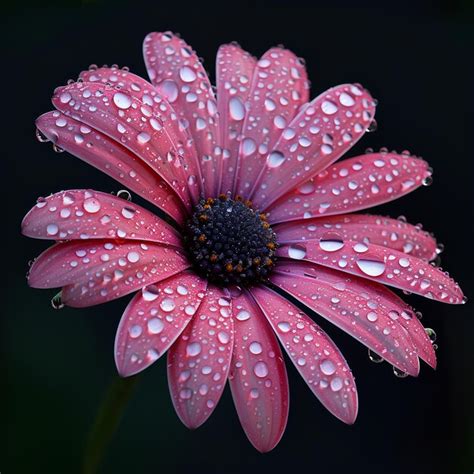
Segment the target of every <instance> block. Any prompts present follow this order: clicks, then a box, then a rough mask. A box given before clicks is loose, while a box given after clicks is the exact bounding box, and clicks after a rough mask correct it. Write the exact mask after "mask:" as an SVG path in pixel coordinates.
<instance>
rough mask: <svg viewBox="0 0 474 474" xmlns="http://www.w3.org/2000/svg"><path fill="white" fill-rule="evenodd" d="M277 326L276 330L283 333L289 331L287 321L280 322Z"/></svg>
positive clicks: (289, 327)
mask: <svg viewBox="0 0 474 474" xmlns="http://www.w3.org/2000/svg"><path fill="white" fill-rule="evenodd" d="M277 326H278V329H279V330H280V331H281V332H283V333H287V332H289V330H290V329H291V326H290V323H288V322H287V321H280V322H279V323H278V324H277Z"/></svg>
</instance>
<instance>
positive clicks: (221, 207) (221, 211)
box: [184, 195, 277, 286]
mask: <svg viewBox="0 0 474 474" xmlns="http://www.w3.org/2000/svg"><path fill="white" fill-rule="evenodd" d="M184 240H185V244H186V248H187V249H188V252H189V254H190V257H191V260H192V262H193V264H194V266H195V268H196V271H197V272H198V273H200V274H201V275H203V276H205V277H206V278H208V279H209V280H211V281H212V282H214V283H217V284H219V285H223V286H225V285H229V284H237V285H248V284H251V283H255V282H258V281H262V280H265V279H267V278H268V275H269V274H270V272H271V271H272V268H273V266H274V265H275V261H276V257H275V250H276V248H277V241H276V235H275V233H274V232H273V230H272V228H271V227H270V224H269V223H268V222H267V219H266V215H265V214H262V213H259V212H258V211H257V210H255V209H253V208H252V204H251V202H250V201H243V200H242V199H241V198H240V197H239V196H237V197H236V198H235V200H234V199H229V198H228V197H226V196H225V195H220V196H219V197H218V198H216V199H213V198H208V199H201V200H200V201H199V204H197V206H196V207H195V209H194V214H193V216H192V218H191V219H189V221H188V223H187V227H186V233H185V237H184Z"/></svg>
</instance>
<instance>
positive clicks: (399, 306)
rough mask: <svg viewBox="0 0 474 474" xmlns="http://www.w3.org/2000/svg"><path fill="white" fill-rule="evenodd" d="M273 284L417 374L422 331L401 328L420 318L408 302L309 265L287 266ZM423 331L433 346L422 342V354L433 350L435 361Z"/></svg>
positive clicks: (358, 280)
mask: <svg viewBox="0 0 474 474" xmlns="http://www.w3.org/2000/svg"><path fill="white" fill-rule="evenodd" d="M271 281H272V283H274V284H275V285H277V286H278V287H280V288H281V289H283V290H285V291H286V292H287V293H289V294H290V295H292V296H294V297H295V298H296V299H297V300H299V301H301V302H302V303H303V304H305V305H306V306H308V307H309V308H311V309H312V310H313V311H315V312H317V313H318V314H320V315H321V316H322V317H323V318H326V319H327V320H328V321H330V322H331V323H333V324H334V325H336V326H337V327H338V328H340V329H342V330H343V331H345V332H347V333H348V334H350V335H351V336H353V337H354V338H355V339H357V340H358V341H360V342H361V343H362V344H364V345H365V346H367V347H368V348H369V349H371V350H372V351H374V352H376V353H377V354H379V355H380V356H381V357H383V358H384V359H385V360H386V361H387V362H389V363H390V364H392V365H393V366H395V367H397V368H398V369H400V370H401V371H403V372H406V373H407V374H410V375H413V376H416V375H418V373H419V368H420V366H419V361H418V350H417V349H418V347H417V345H416V344H415V342H414V341H413V340H412V338H411V336H410V332H411V331H409V329H411V328H412V327H413V332H414V333H416V332H418V329H417V328H415V327H414V325H410V328H409V329H408V328H405V326H403V325H402V324H400V323H401V320H402V319H403V320H404V319H405V318H410V319H413V318H414V319H416V317H415V316H414V314H413V312H412V311H411V310H410V309H409V307H408V305H406V304H405V303H403V301H401V300H398V301H397V300H395V298H391V297H388V296H387V292H388V290H385V289H384V287H383V286H382V285H378V284H377V283H372V282H368V281H366V280H363V279H362V278H357V277H354V276H348V275H344V274H342V273H341V272H338V271H336V270H331V269H327V268H324V267H320V266H314V265H312V264H308V263H305V262H301V263H286V264H285V263H283V262H282V263H281V264H280V265H279V267H278V270H277V271H276V272H275V274H274V275H273V276H272V277H271ZM394 296H395V295H394ZM423 333H424V336H425V342H427V344H428V345H429V347H428V346H427V345H426V344H425V342H422V344H421V346H420V349H421V350H420V353H423V354H425V353H427V351H429V350H430V351H431V353H430V355H429V356H428V360H430V361H431V360H432V357H434V351H433V348H432V347H431V343H430V340H429V338H428V337H427V336H426V333H425V331H423ZM417 341H418V339H417Z"/></svg>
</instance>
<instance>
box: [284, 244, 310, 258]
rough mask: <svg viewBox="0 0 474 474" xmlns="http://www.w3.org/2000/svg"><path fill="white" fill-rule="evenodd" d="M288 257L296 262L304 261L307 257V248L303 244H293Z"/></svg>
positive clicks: (289, 248)
mask: <svg viewBox="0 0 474 474" xmlns="http://www.w3.org/2000/svg"><path fill="white" fill-rule="evenodd" d="M288 256H289V257H290V258H293V259H295V260H302V259H303V258H305V257H306V247H305V246H304V245H301V244H293V245H290V246H289V247H288Z"/></svg>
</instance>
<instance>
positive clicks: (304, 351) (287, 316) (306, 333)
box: [251, 287, 358, 424]
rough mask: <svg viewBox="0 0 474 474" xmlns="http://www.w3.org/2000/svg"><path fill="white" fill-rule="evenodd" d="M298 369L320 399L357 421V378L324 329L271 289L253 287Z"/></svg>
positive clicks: (342, 417) (338, 413) (340, 414)
mask: <svg viewBox="0 0 474 474" xmlns="http://www.w3.org/2000/svg"><path fill="white" fill-rule="evenodd" d="M251 293H252V295H253V296H254V298H255V300H256V302H257V304H258V305H259V306H260V308H261V309H262V311H263V313H264V314H265V316H266V317H267V319H268V321H269V322H270V324H271V325H272V327H273V330H274V331H275V333H276V335H277V336H278V338H279V339H280V341H281V343H282V344H283V347H284V348H285V349H286V351H287V353H288V355H289V356H290V359H291V360H292V362H293V363H294V364H295V367H296V368H297V369H298V372H299V373H300V374H301V376H302V377H303V378H304V380H305V382H306V383H307V384H308V386H309V388H310V389H311V390H312V391H313V393H314V394H315V395H316V396H317V397H318V399H319V401H320V402H321V403H322V404H323V405H324V407H325V408H327V409H328V410H329V411H330V412H331V413H332V414H333V415H334V416H336V417H337V418H339V419H340V420H341V421H344V422H345V423H349V424H352V423H354V421H355V419H356V417H357V409H358V401H357V389H356V386H355V381H354V377H353V376H352V373H351V370H350V368H349V366H348V365H347V363H346V361H345V360H344V357H343V356H342V354H341V353H340V352H339V349H338V348H337V347H336V345H335V344H334V343H333V342H332V341H331V339H329V337H328V336H327V335H326V334H325V333H324V332H323V330H322V329H321V328H320V327H319V326H318V325H317V324H316V323H315V322H313V321H312V320H311V319H310V318H309V317H308V316H306V315H305V314H304V313H302V312H301V311H300V310H299V309H298V308H297V307H296V306H294V305H293V304H292V303H290V302H289V301H287V300H286V299H285V298H284V297H282V296H280V295H279V294H278V293H276V292H274V291H273V290H271V289H270V288H259V287H255V288H252V289H251Z"/></svg>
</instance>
